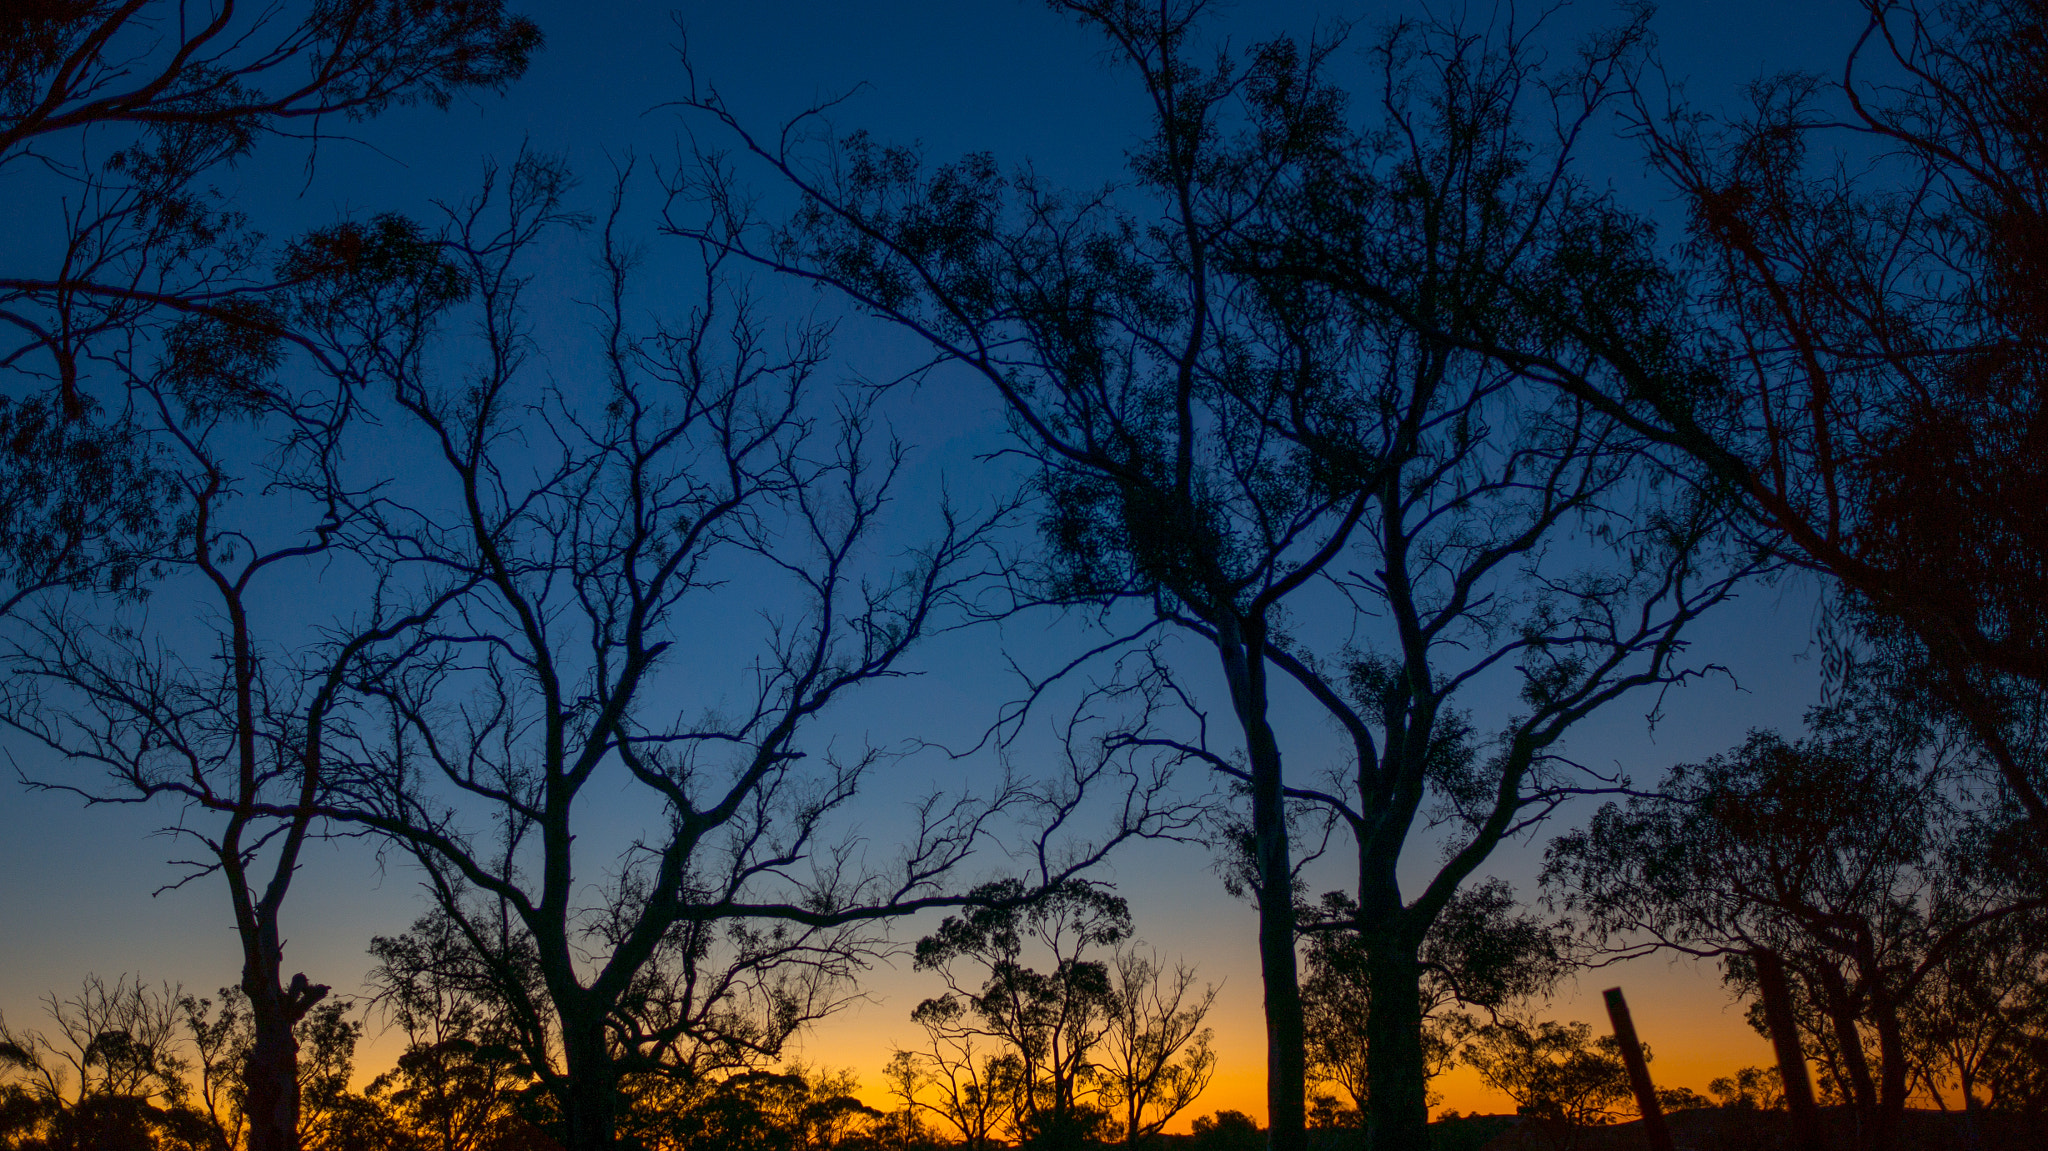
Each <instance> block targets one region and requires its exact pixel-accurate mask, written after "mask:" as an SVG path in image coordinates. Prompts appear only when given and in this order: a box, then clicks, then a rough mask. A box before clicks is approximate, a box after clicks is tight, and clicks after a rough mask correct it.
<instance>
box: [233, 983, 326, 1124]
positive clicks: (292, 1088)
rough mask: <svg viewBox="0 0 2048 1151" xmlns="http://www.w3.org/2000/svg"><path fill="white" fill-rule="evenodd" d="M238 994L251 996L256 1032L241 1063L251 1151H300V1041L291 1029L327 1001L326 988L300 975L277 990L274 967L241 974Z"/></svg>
mask: <svg viewBox="0 0 2048 1151" xmlns="http://www.w3.org/2000/svg"><path fill="white" fill-rule="evenodd" d="M242 990H243V991H244V992H246V993H247V994H248V996H249V1022H250V1024H251V1026H252V1028H253V1029H254V1031H255V1033H256V1034H255V1042H254V1043H252V1044H251V1045H250V1047H249V1057H248V1059H247V1060H246V1061H245V1062H244V1063H243V1065H242V1083H243V1087H244V1089H245V1090H246V1091H247V1092H248V1095H247V1102H246V1103H245V1108H244V1114H245V1116H246V1117H247V1120H248V1123H249V1151H298V1147H299V1041H298V1038H297V1037H296V1036H294V1035H293V1034H292V1029H293V1028H294V1027H296V1026H297V1025H298V1022H299V1020H301V1019H304V1018H305V1017H306V1013H307V1012H308V1011H311V1010H312V1009H313V1005H314V1004H315V1003H318V1002H320V1000H322V999H324V998H326V996H327V988H326V987H325V986H324V985H322V984H318V983H309V982H307V981H306V977H305V975H304V974H299V975H294V976H292V982H291V986H290V987H285V988H280V987H279V986H278V985H277V976H276V973H275V970H274V969H273V970H272V971H270V972H260V971H258V972H245V973H244V975H243V978H242Z"/></svg>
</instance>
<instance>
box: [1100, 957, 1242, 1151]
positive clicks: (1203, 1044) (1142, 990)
mask: <svg viewBox="0 0 2048 1151" xmlns="http://www.w3.org/2000/svg"><path fill="white" fill-rule="evenodd" d="M1194 988H1195V969H1194V968H1192V967H1190V966H1188V965H1187V964H1185V963H1182V964H1177V965H1175V967H1174V968H1173V970H1171V971H1168V970H1166V968H1165V966H1164V965H1163V964H1161V963H1160V961H1159V959H1158V957H1157V956H1150V957H1148V956H1144V955H1140V954H1138V952H1137V951H1136V950H1135V949H1134V948H1133V947H1131V946H1130V945H1129V944H1126V945H1125V946H1124V947H1123V948H1121V949H1119V950H1118V951H1117V953H1116V956H1115V958H1114V959H1112V960H1111V961H1110V968H1109V995H1108V1000H1107V1003H1106V1005H1105V1012H1106V1014H1107V1017H1108V1018H1107V1022H1108V1026H1107V1027H1106V1028H1105V1029H1104V1031H1103V1033H1102V1038H1101V1040H1100V1043H1099V1046H1098V1048H1097V1051H1096V1056H1095V1070H1096V1074H1097V1076H1098V1077H1099V1078H1100V1080H1101V1083H1102V1089H1101V1091H1102V1101H1103V1105H1104V1106H1105V1107H1106V1108H1107V1109H1108V1110H1109V1113H1110V1116H1111V1118H1112V1119H1113V1120H1114V1121H1115V1123H1116V1127H1117V1132H1118V1134H1119V1135H1120V1141H1121V1142H1122V1143H1123V1145H1124V1146H1125V1147H1127V1148H1136V1147H1138V1146H1140V1145H1141V1144H1144V1143H1146V1142H1148V1141H1150V1140H1151V1138H1152V1137H1153V1136H1154V1135H1157V1134H1159V1132H1160V1131H1162V1130H1164V1129H1165V1127H1166V1125H1167V1123H1169V1122H1171V1121H1172V1119H1173V1117H1174V1116H1175V1115H1178V1114H1180V1113H1181V1112H1182V1111H1185V1110H1186V1109H1187V1108H1188V1107H1190V1106H1192V1105H1193V1104H1194V1102H1195V1100H1196V1099H1198V1098H1200V1097H1201V1095H1202V1092H1203V1091H1205V1090H1207V1089H1208V1086H1209V1081H1210V1079H1211V1078H1213V1077H1214V1076H1215V1074H1216V1052H1215V1051H1214V1050H1213V1049H1212V1048H1211V1047H1210V1040H1211V1038H1212V1035H1211V1032H1210V1030H1209V1029H1208V1028H1206V1027H1204V1026H1202V1023H1203V1020H1205V1019H1206V1018H1208V1015H1209V1009H1210V1008H1211V1007H1213V1006H1215V1004H1216V988H1215V987H1214V986H1213V985H1211V986H1208V987H1205V988H1204V989H1203V990H1201V991H1199V992H1197V991H1196V990H1195V989H1194Z"/></svg>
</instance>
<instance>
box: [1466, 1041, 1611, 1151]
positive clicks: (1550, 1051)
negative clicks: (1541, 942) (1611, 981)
mask: <svg viewBox="0 0 2048 1151" xmlns="http://www.w3.org/2000/svg"><path fill="white" fill-rule="evenodd" d="M1645 1054H1646V1055H1647V1052H1646V1053H1645ZM1462 1058H1463V1059H1464V1061H1465V1063H1466V1064H1467V1065H1468V1066H1470V1067H1471V1068H1473V1069H1474V1070H1475V1071H1477V1072H1479V1077H1480V1078H1481V1079H1482V1080H1484V1081H1485V1082H1486V1084H1487V1086H1489V1087H1492V1088H1493V1089H1494V1090H1496V1091H1500V1092H1502V1093H1504V1094H1506V1095H1507V1096H1508V1097H1509V1098H1511V1099H1513V1100H1514V1101H1515V1109H1516V1111H1517V1112H1519V1113H1520V1114H1522V1115H1525V1116H1527V1117H1529V1119H1531V1120H1533V1121H1534V1122H1535V1123H1536V1124H1538V1125H1539V1127H1540V1129H1542V1130H1543V1131H1545V1132H1546V1134H1547V1135H1548V1137H1549V1139H1550V1142H1551V1145H1552V1146H1553V1147H1556V1148H1559V1149H1560V1151H1562V1149H1564V1148H1568V1147H1571V1146H1573V1145H1574V1144H1575V1143H1576V1142H1577V1140H1578V1132H1579V1130H1580V1129H1581V1128H1585V1127H1599V1126H1605V1125H1606V1124H1609V1123H1613V1122H1616V1121H1617V1120H1619V1119H1620V1118H1621V1117H1622V1116H1623V1115H1624V1114H1626V1113H1627V1112H1628V1111H1629V1110H1630V1108H1631V1107H1632V1100H1633V1098H1634V1095H1633V1093H1632V1091H1631V1089H1630V1087H1629V1081H1628V1069H1627V1068H1625V1067H1624V1066H1623V1065H1622V1062H1621V1050H1620V1044H1619V1043H1618V1042H1617V1041H1616V1040H1615V1038H1614V1037H1613V1036H1611V1035H1602V1036H1600V1037H1599V1038H1597V1039H1595V1038H1594V1037H1593V1026H1592V1024H1590V1023H1577V1022H1573V1023H1559V1022H1557V1021H1556V1020H1554V1019H1544V1020H1534V1019H1515V1018H1507V1019H1500V1020H1497V1021H1494V1022H1491V1023H1485V1024H1481V1025H1480V1026H1479V1027H1478V1028H1477V1029H1476V1030H1474V1032H1473V1033H1472V1036H1471V1039H1470V1040H1469V1041H1468V1042H1467V1044H1466V1046H1465V1049H1464V1052H1463V1055H1462Z"/></svg>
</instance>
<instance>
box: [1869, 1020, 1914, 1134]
mask: <svg viewBox="0 0 2048 1151" xmlns="http://www.w3.org/2000/svg"><path fill="white" fill-rule="evenodd" d="M1870 1016H1871V1023H1872V1024H1873V1025H1874V1026H1875V1027H1876V1028H1877V1055H1878V1058H1879V1059H1880V1060H1881V1061H1882V1062H1881V1064H1880V1065H1879V1067H1878V1092H1877V1125H1876V1129H1875V1130H1874V1131H1873V1132H1872V1133H1871V1146H1872V1148H1874V1149H1875V1151H1886V1149H1887V1148H1889V1147H1890V1146H1891V1145H1892V1140H1893V1139H1894V1138H1895V1137H1896V1132H1897V1131H1898V1130H1899V1128H1900V1126H1901V1125H1902V1124H1903V1123H1904V1121H1905V1118H1906V1087H1907V1082H1906V1044H1905V1040H1904V1038H1903V1036H1902V1035H1901V1032H1900V1028H1899V1011H1898V1007H1897V1005H1896V1004H1894V1003H1892V1001H1891V999H1890V998H1889V997H1888V996H1886V995H1884V994H1877V995H1874V996H1872V1002H1871V1005H1870Z"/></svg>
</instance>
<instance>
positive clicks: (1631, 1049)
mask: <svg viewBox="0 0 2048 1151" xmlns="http://www.w3.org/2000/svg"><path fill="white" fill-rule="evenodd" d="M1606 996H1607V1018H1608V1019H1610V1020H1612V1021H1613V1023H1614V1038H1615V1039H1617V1040H1619V1041H1620V1043H1621V1062H1622V1064H1623V1065H1624V1066H1626V1067H1627V1068H1628V1085H1629V1086H1630V1087H1632V1088H1634V1089H1635V1093H1636V1106H1637V1107H1638V1108H1639V1109H1641V1111H1642V1113H1643V1134H1644V1135H1646V1136H1648V1137H1649V1140H1650V1151H1676V1149H1675V1148H1674V1147H1673V1146H1672V1143H1671V1128H1670V1126H1669V1125H1668V1124H1666V1123H1665V1122H1664V1109H1663V1108H1662V1107H1659V1106H1658V1105H1657V1088H1656V1085H1654V1084H1652V1083H1651V1082H1650V1064H1649V1061H1648V1060H1646V1059H1644V1058H1643V1045H1642V1043H1641V1041H1639V1040H1638V1039H1637V1038H1636V1024H1635V1020H1633V1019H1631V1018H1630V1017H1629V1013H1628V1000H1626V999H1623V998H1622V997H1621V988H1619V987H1610V988H1608V989H1607V991H1606Z"/></svg>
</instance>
